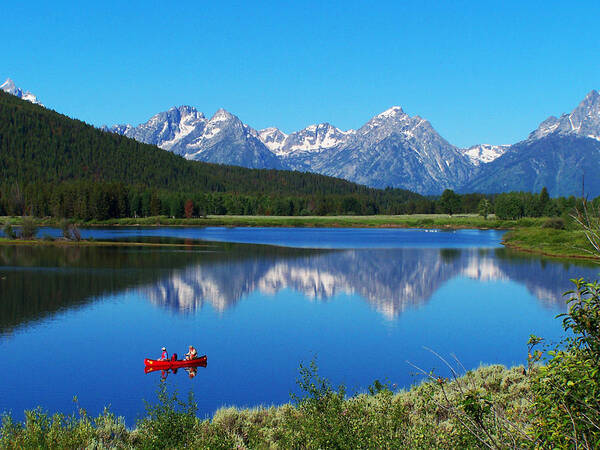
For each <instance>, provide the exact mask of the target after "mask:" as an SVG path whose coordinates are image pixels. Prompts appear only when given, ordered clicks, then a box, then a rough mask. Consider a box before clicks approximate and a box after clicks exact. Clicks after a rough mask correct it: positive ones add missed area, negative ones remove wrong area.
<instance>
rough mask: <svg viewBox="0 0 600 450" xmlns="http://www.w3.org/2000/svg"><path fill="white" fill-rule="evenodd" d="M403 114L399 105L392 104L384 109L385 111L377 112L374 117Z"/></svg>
mask: <svg viewBox="0 0 600 450" xmlns="http://www.w3.org/2000/svg"><path fill="white" fill-rule="evenodd" d="M403 115H405V113H404V111H403V110H402V107H401V106H392V107H391V108H388V109H386V110H385V111H383V112H381V113H379V114H377V115H376V116H375V117H378V118H387V117H397V116H403Z"/></svg>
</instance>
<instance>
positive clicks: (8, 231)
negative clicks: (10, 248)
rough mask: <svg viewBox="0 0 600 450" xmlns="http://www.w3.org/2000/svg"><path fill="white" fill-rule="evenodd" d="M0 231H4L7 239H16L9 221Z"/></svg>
mask: <svg viewBox="0 0 600 450" xmlns="http://www.w3.org/2000/svg"><path fill="white" fill-rule="evenodd" d="M2 231H4V234H5V235H6V237H7V238H8V239H17V233H15V230H14V228H13V227H12V225H11V224H10V223H7V224H6V225H5V226H4V228H3V230H2Z"/></svg>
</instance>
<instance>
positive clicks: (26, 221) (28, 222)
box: [21, 217, 38, 239]
mask: <svg viewBox="0 0 600 450" xmlns="http://www.w3.org/2000/svg"><path fill="white" fill-rule="evenodd" d="M37 232H38V226H37V224H36V223H35V220H34V219H33V217H23V222H22V223H21V239H33V238H34V237H35V235H36V234H37Z"/></svg>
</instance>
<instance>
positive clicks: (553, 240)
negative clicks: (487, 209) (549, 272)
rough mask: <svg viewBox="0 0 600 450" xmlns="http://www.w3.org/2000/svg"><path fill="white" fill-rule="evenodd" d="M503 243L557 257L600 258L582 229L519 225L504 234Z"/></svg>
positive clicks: (526, 250)
mask: <svg viewBox="0 0 600 450" xmlns="http://www.w3.org/2000/svg"><path fill="white" fill-rule="evenodd" d="M502 243H503V244H504V245H505V246H506V247H509V248H512V249H515V250H518V251H522V252H527V253H535V254H539V255H545V256H550V257H555V258H567V259H589V260H596V261H598V260H600V258H599V257H598V255H597V254H596V253H594V252H593V248H592V247H591V245H590V243H589V241H588V240H587V238H586V235H585V233H584V231H582V230H580V229H577V230H556V229H553V228H536V227H531V228H520V227H517V228H515V229H513V230H511V231H509V232H508V233H506V234H505V235H504V239H503V241H502Z"/></svg>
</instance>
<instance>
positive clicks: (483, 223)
mask: <svg viewBox="0 0 600 450" xmlns="http://www.w3.org/2000/svg"><path fill="white" fill-rule="evenodd" d="M548 219H549V218H547V217H542V218H522V219H518V220H499V219H496V218H493V217H492V218H488V219H487V220H486V219H483V218H482V217H481V216H477V215H475V214H462V215H455V216H447V215H443V214H415V215H398V216H389V215H379V216H378V215H374V216H208V217H206V218H192V219H173V218H168V217H166V216H158V217H149V218H143V219H128V218H123V219H113V220H107V221H101V222H88V223H85V222H84V223H79V224H78V226H79V227H80V228H92V227H95V228H105V227H149V228H156V227H166V228H187V227H224V228H236V227H249V228H255V227H270V228H340V229H341V228H370V229H376V228H379V229H382V228H397V229H408V228H414V229H436V230H448V231H451V230H464V229H474V230H501V231H508V233H506V234H505V236H504V237H503V239H502V241H501V242H500V243H501V244H502V245H503V246H504V247H506V248H510V249H512V250H514V251H517V252H522V253H528V254H534V255H540V256H545V257H549V258H557V259H563V260H564V259H567V260H569V259H572V260H587V261H598V260H600V258H599V257H597V256H594V255H593V254H588V253H586V252H585V250H583V249H584V248H585V247H586V242H585V239H582V237H581V236H582V235H581V233H578V232H577V231H573V230H562V229H554V228H544V227H543V226H544V223H545V222H546V221H547V220H548ZM1 222H4V223H11V225H15V226H19V224H20V223H21V218H20V217H4V218H0V223H1ZM36 222H37V225H38V226H50V227H57V226H58V224H59V221H56V220H53V219H36ZM574 243H579V249H576V248H574V245H573V244H574ZM0 245H2V246H6V245H55V246H122V247H127V246H129V247H136V246H137V247H182V248H190V247H202V246H204V244H197V243H196V244H192V243H190V244H169V243H149V242H148V243H145V242H113V241H95V240H94V241H90V240H81V241H67V240H63V239H60V238H59V239H55V240H45V239H44V238H39V239H35V240H20V239H16V240H9V239H6V238H0ZM580 249H581V250H580Z"/></svg>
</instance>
